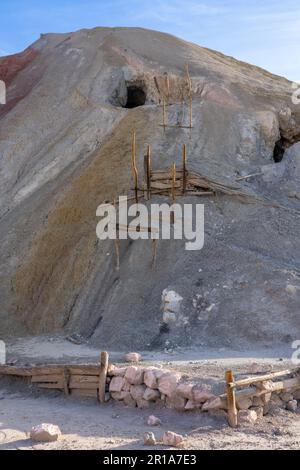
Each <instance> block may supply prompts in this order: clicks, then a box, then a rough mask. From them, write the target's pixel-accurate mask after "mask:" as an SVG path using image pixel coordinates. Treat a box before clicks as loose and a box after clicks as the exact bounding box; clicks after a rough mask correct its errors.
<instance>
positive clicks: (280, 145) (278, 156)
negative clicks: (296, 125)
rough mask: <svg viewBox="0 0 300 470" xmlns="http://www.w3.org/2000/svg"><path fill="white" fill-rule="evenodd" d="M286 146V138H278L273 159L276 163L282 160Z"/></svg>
mask: <svg viewBox="0 0 300 470" xmlns="http://www.w3.org/2000/svg"><path fill="white" fill-rule="evenodd" d="M286 148H287V147H286V142H285V139H284V138H283V137H281V138H280V139H279V140H277V142H276V143H275V147H274V152H273V160H274V162H275V163H279V162H281V161H282V159H283V157H284V153H285V151H286Z"/></svg>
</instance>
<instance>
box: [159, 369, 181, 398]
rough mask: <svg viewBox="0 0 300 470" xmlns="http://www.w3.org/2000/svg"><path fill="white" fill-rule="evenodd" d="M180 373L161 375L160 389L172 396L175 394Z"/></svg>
mask: <svg viewBox="0 0 300 470" xmlns="http://www.w3.org/2000/svg"><path fill="white" fill-rule="evenodd" d="M180 377H181V376H180V374H178V373H172V372H169V373H166V374H163V375H162V376H161V377H159V378H158V390H159V391H160V392H161V393H163V394H164V395H167V396H168V397H170V396H171V395H173V394H174V392H175V390H176V388H177V384H178V382H179V380H180Z"/></svg>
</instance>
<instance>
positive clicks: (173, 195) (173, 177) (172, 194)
mask: <svg viewBox="0 0 300 470" xmlns="http://www.w3.org/2000/svg"><path fill="white" fill-rule="evenodd" d="M171 174H172V190H171V196H172V204H174V202H175V199H176V197H175V183H176V164H175V163H173V166H172V173H171ZM174 223H175V214H174V211H172V212H171V224H173V225H174Z"/></svg>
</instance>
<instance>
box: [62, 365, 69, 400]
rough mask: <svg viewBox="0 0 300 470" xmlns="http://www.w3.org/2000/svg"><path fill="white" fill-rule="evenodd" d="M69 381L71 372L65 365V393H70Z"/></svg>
mask: <svg viewBox="0 0 300 470" xmlns="http://www.w3.org/2000/svg"><path fill="white" fill-rule="evenodd" d="M69 382H70V372H69V369H68V368H67V367H64V369H63V386H64V392H65V395H70V389H69Z"/></svg>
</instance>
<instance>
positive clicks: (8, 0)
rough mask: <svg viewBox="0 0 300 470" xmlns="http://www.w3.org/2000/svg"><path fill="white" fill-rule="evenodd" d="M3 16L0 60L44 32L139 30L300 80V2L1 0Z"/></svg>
mask: <svg viewBox="0 0 300 470" xmlns="http://www.w3.org/2000/svg"><path fill="white" fill-rule="evenodd" d="M0 15H1V29H0V55H3V54H12V53H14V52H19V51H21V50H23V49H24V48H25V47H27V46H28V45H29V44H31V43H32V42H33V41H35V40H36V39H37V38H38V37H39V34H40V33H46V32H69V31H76V30H78V29H81V28H92V27H95V26H141V27H145V28H151V29H156V30H160V31H165V32H168V33H171V34H174V35H176V36H179V37H181V38H183V39H186V40H188V41H192V42H195V43H197V44H200V45H203V46H206V47H209V48H211V49H215V50H218V51H220V52H223V53H225V54H228V55H231V56H234V57H236V58H238V59H241V60H245V61H247V62H250V63H253V64H256V65H259V66H261V67H264V68H266V69H268V70H270V71H271V72H274V73H277V74H279V75H284V76H286V77H288V78H290V79H291V80H295V81H299V80H300V2H299V0H285V1H283V0H281V1H279V0H265V1H262V0H261V1H258V0H252V1H250V0H244V1H243V0H210V1H208V0H207V1H201V0H200V1H198V0H164V1H163V0H111V1H108V0H86V1H80V0H79V1H77V0H51V1H50V0H44V1H38V0H0Z"/></svg>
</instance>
